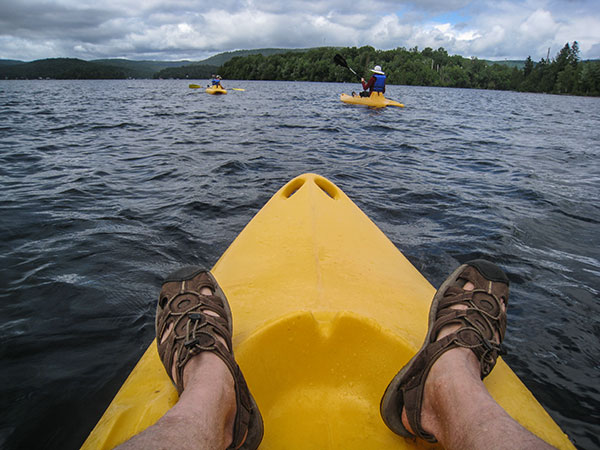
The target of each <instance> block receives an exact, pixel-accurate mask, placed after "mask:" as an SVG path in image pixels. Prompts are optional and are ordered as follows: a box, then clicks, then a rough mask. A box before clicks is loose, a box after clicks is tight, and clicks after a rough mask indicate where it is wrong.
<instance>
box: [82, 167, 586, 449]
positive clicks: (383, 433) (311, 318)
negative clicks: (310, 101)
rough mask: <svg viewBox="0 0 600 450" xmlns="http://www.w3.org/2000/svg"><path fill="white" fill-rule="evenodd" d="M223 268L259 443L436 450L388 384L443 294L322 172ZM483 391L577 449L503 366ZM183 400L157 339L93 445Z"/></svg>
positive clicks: (277, 203) (559, 443)
mask: <svg viewBox="0 0 600 450" xmlns="http://www.w3.org/2000/svg"><path fill="white" fill-rule="evenodd" d="M415 207H416V206H415ZM212 273H213V274H214V275H215V277H216V279H217V281H218V282H219V284H220V286H221V287H222V288H223V291H224V292H225V294H226V296H227V299H228V301H229V303H230V306H231V310H232V314H233V324H234V325H233V332H234V334H233V345H234V349H235V355H236V360H237V362H238V363H239V365H240V367H241V368H242V371H243V373H244V376H245V378H246V381H247V382H248V386H249V387H250V390H251V392H252V395H253V396H254V398H255V399H256V402H257V404H258V406H259V409H260V411H261V414H262V416H263V420H264V425H265V435H264V439H263V441H262V443H261V445H260V449H263V450H266V449H271V450H280V449H286V450H288V449H350V450H352V449H356V450H365V449H367V450H368V449H373V450H380V449H414V448H428V449H430V448H439V446H437V445H432V444H429V443H426V442H424V441H421V440H416V441H415V440H411V439H405V438H403V437H401V436H398V435H396V434H394V433H393V432H392V431H390V430H389V429H388V428H387V427H386V426H385V424H384V423H383V420H382V419H381V416H380V414H379V403H380V400H381V397H382V395H383V393H384V391H385V389H386V387H387V385H388V383H389V382H390V380H391V379H392V378H393V376H394V375H395V374H396V373H397V372H398V370H399V369H400V368H402V367H403V366H404V365H405V364H406V363H407V362H408V360H409V359H410V358H411V357H412V356H413V355H414V354H415V353H416V351H417V350H418V349H419V348H420V346H421V344H422V341H423V339H424V337H425V335H426V332H427V322H428V319H427V318H428V311H429V306H430V304H431V300H432V298H433V295H434V293H435V288H434V287H433V286H432V285H431V284H430V283H429V282H428V281H427V280H426V279H425V278H424V277H423V275H421V273H420V272H419V271H418V270H417V269H416V268H415V267H414V266H413V265H412V264H411V263H410V262H409V261H408V259H406V257H404V255H403V254H402V253H401V252H400V251H399V250H398V249H397V248H396V247H395V246H394V244H393V243H392V242H391V241H390V240H389V239H388V238H387V237H386V236H385V235H384V234H383V232H382V231H381V230H380V229H379V228H378V227H377V226H376V225H375V224H374V223H373V222H372V221H371V220H370V219H369V218H368V217H367V216H366V215H365V214H364V213H363V212H362V211H361V210H360V209H359V208H358V207H357V206H356V205H355V204H354V203H353V202H352V200H350V199H349V198H348V197H347V196H346V194H344V192H342V190H341V189H340V188H338V187H337V186H336V185H335V184H333V183H332V182H331V181H329V180H327V179H326V178H323V177H321V176H319V175H315V174H304V175H300V176H298V177H296V178H294V179H293V180H291V181H290V182H288V183H287V184H286V185H285V186H283V187H282V188H281V189H280V190H279V191H278V192H277V193H275V195H274V196H273V197H272V198H271V199H270V200H269V201H268V202H267V204H266V205H265V206H264V207H263V208H262V209H261V210H260V211H259V212H258V213H257V214H256V216H255V217H254V218H253V219H252V220H251V221H250V222H249V223H248V224H247V225H246V227H245V228H244V229H243V230H242V232H241V233H240V234H239V235H238V237H237V238H236V239H235V240H234V241H233V243H232V244H231V245H230V246H229V248H228V249H227V250H226V251H225V253H224V254H223V255H222V256H221V258H220V259H219V260H218V261H217V263H216V264H215V266H214V267H213V269H212ZM158 292H159V287H158V286H157V287H156V293H157V296H158ZM485 384H486V386H487V388H488V390H489V391H490V394H491V395H492V396H493V397H494V398H495V399H496V400H497V401H498V403H499V404H500V405H501V406H502V407H504V409H505V410H506V411H507V412H508V413H509V414H510V415H511V416H512V417H513V418H514V419H515V420H517V421H518V422H519V423H521V424H522V425H523V426H524V427H526V428H527V429H529V430H531V431H532V432H533V433H535V434H537V435H538V436H540V437H541V438H542V439H544V440H546V441H547V442H549V443H550V444H552V445H554V446H556V447H558V448H562V449H574V448H575V447H574V446H573V445H572V444H571V442H570V441H569V439H568V437H567V436H566V435H565V434H564V433H563V432H562V430H561V429H560V428H559V427H558V425H557V424H556V423H555V422H554V421H553V420H552V418H551V417H550V416H549V415H548V413H547V412H546V411H545V410H544V408H543V407H542V406H541V405H540V404H539V403H538V401H537V400H536V399H535V398H534V397H533V395H532V394H531V392H530V391H529V390H528V389H527V388H526V387H525V386H524V385H523V383H522V382H521V381H520V380H519V378H518V377H517V376H516V375H515V374H514V373H513V371H512V370H511V369H510V368H509V367H508V366H507V365H506V363H504V361H503V360H502V358H499V359H498V363H497V365H496V367H495V368H494V370H493V371H492V373H491V374H490V375H489V376H488V377H487V378H486V379H485ZM177 398H178V397H177V392H176V390H175V388H174V387H173V385H172V383H171V381H170V379H169V377H168V375H167V373H166V371H165V369H164V367H163V365H162V363H161V362H160V359H159V357H158V353H157V350H156V341H154V342H152V344H151V345H150V346H149V348H148V349H147V350H146V352H145V354H144V355H143V356H142V357H141V359H140V361H139V362H138V364H137V365H136V367H135V368H134V369H133V371H132V372H131V374H130V375H129V377H128V378H127V380H126V381H125V383H124V384H123V386H122V387H121V389H120V390H119V392H118V393H117V394H116V396H115V397H114V399H113V401H112V403H111V404H110V405H109V406H108V409H107V410H106V412H105V413H104V415H103V416H102V418H101V419H100V421H99V422H98V424H97V425H96V427H95V428H94V430H93V431H92V432H91V434H90V435H89V437H88V439H87V440H86V441H85V443H84V444H83V447H82V448H83V449H94V450H96V449H111V448H113V447H114V446H116V445H118V444H120V443H122V442H124V441H125V440H127V439H129V438H130V437H131V436H133V435H135V434H137V433H139V432H140V431H142V430H144V429H146V428H147V427H149V426H151V425H152V424H154V423H155V422H156V421H157V420H158V419H159V418H160V417H161V416H162V415H163V414H164V413H165V412H166V411H167V410H168V409H169V408H170V407H171V406H173V405H174V404H175V403H176V402H177Z"/></svg>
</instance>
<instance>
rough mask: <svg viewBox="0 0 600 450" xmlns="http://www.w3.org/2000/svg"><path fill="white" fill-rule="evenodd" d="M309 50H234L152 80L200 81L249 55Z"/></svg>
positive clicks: (170, 70)
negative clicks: (238, 58) (225, 65)
mask: <svg viewBox="0 0 600 450" xmlns="http://www.w3.org/2000/svg"><path fill="white" fill-rule="evenodd" d="M308 50H309V49H307V48H303V49H286V48H259V49H255V50H236V51H234V52H225V53H219V54H218V55H215V56H211V57H210V58H207V59H203V60H202V61H198V62H196V63H193V64H190V65H186V66H180V67H171V68H168V69H163V70H161V71H160V72H158V73H156V74H155V75H154V78H186V79H201V78H208V77H210V76H211V75H212V74H215V73H218V72H219V69H220V68H221V66H222V65H223V64H225V63H226V62H228V61H230V60H231V59H233V58H236V57H246V56H251V55H259V54H260V55H263V56H270V55H278V54H283V53H289V52H298V53H301V52H306V51H308Z"/></svg>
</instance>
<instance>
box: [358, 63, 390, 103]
mask: <svg viewBox="0 0 600 450" xmlns="http://www.w3.org/2000/svg"><path fill="white" fill-rule="evenodd" d="M371 72H373V75H372V76H371V78H369V81H368V82H365V79H364V78H361V79H360V82H361V83H362V87H363V91H362V92H361V93H360V96H361V97H370V96H371V94H372V93H373V92H381V93H382V94H383V93H385V73H384V72H383V71H382V70H381V66H375V67H373V68H372V69H371ZM367 91H368V92H367Z"/></svg>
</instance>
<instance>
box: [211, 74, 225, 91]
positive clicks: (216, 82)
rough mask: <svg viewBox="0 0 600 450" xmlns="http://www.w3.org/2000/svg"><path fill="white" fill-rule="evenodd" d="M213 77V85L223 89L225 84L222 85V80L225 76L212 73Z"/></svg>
mask: <svg viewBox="0 0 600 450" xmlns="http://www.w3.org/2000/svg"><path fill="white" fill-rule="evenodd" d="M211 78H212V80H211V84H212V85H213V86H217V87H219V88H221V89H223V86H222V85H221V80H222V79H223V78H221V75H212V76H211Z"/></svg>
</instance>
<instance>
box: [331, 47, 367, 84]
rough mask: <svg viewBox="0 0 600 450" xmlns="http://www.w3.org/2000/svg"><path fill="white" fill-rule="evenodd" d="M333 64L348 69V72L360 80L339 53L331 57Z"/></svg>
mask: <svg viewBox="0 0 600 450" xmlns="http://www.w3.org/2000/svg"><path fill="white" fill-rule="evenodd" d="M333 62H334V63H336V64H337V65H338V66H342V67H345V68H346V69H348V70H349V71H350V72H352V73H353V74H354V75H356V76H357V77H358V79H359V80H360V79H361V78H362V77H361V76H360V75H358V74H357V73H356V72H355V71H354V70H352V67H350V66H349V65H348V63H347V62H346V59H345V58H344V57H343V56H342V55H340V54H339V53H336V54H335V56H334V57H333Z"/></svg>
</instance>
